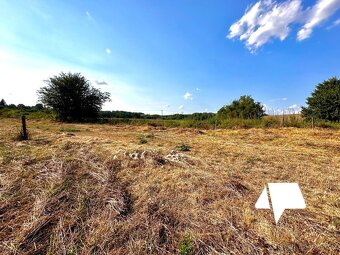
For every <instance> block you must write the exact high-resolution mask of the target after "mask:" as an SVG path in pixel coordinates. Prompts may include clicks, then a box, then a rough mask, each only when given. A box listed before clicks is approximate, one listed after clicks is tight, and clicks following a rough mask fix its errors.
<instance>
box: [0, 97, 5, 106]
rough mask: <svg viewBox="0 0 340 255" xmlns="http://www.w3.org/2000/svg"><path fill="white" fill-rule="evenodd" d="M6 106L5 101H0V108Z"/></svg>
mask: <svg viewBox="0 0 340 255" xmlns="http://www.w3.org/2000/svg"><path fill="white" fill-rule="evenodd" d="M5 106H7V104H6V101H5V99H1V100H0V107H5Z"/></svg>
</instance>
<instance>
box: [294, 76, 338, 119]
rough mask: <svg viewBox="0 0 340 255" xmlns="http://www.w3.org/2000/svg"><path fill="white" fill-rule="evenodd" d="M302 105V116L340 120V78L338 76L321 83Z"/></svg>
mask: <svg viewBox="0 0 340 255" xmlns="http://www.w3.org/2000/svg"><path fill="white" fill-rule="evenodd" d="M306 103H307V107H302V111H301V113H302V116H303V117H305V118H307V119H310V118H312V117H314V118H317V119H323V120H330V121H340V80H339V79H337V78H336V77H333V78H330V79H328V80H326V81H324V82H322V83H319V84H318V85H317V86H316V88H315V90H314V91H313V92H312V95H311V96H310V97H308V98H307V100H306Z"/></svg>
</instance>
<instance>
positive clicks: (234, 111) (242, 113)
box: [217, 96, 264, 119]
mask: <svg viewBox="0 0 340 255" xmlns="http://www.w3.org/2000/svg"><path fill="white" fill-rule="evenodd" d="M263 115H264V110H263V106H262V105H261V103H260V102H255V101H254V99H253V98H252V97H251V96H241V97H240V98H239V99H238V100H234V101H233V102H232V103H231V104H230V105H225V106H223V107H222V108H221V109H220V110H219V111H218V112H217V116H218V118H219V119H228V118H240V119H258V118H261V117H262V116H263Z"/></svg>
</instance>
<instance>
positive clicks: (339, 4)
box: [297, 0, 340, 41]
mask: <svg viewBox="0 0 340 255" xmlns="http://www.w3.org/2000/svg"><path fill="white" fill-rule="evenodd" d="M339 8H340V0H319V1H318V2H317V3H316V4H315V5H314V6H313V7H312V8H311V9H310V10H308V13H307V14H306V15H307V20H306V24H305V25H304V26H303V27H302V29H300V31H299V32H298V34H297V38H298V40H299V41H302V40H304V39H307V38H309V37H310V35H311V34H312V32H313V28H314V27H315V26H317V25H319V24H320V23H321V22H322V21H324V20H325V19H327V18H328V17H329V16H331V15H332V14H333V13H335V12H336V11H337V9H339Z"/></svg>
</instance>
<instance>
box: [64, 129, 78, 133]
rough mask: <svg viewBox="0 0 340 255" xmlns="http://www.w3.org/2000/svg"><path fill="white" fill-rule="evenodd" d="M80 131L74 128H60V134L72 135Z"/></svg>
mask: <svg viewBox="0 0 340 255" xmlns="http://www.w3.org/2000/svg"><path fill="white" fill-rule="evenodd" d="M80 131H81V130H80V129H76V128H61V129H60V132H67V133H74V132H80Z"/></svg>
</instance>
